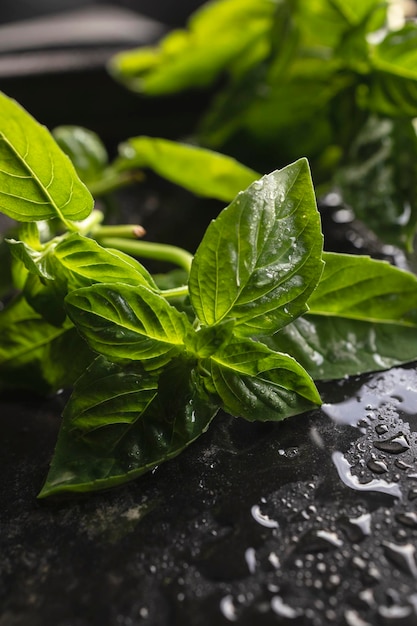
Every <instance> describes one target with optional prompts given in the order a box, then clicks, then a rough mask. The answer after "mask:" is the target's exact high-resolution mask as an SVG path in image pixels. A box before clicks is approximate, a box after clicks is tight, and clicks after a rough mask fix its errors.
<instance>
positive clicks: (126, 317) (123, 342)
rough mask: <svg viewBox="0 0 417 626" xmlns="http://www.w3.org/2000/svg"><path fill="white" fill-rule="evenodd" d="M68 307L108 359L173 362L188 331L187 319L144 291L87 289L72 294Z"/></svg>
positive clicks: (118, 287) (125, 287)
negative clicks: (159, 359)
mask: <svg viewBox="0 0 417 626" xmlns="http://www.w3.org/2000/svg"><path fill="white" fill-rule="evenodd" d="M66 306H67V311H68V313H69V316H70V317H71V319H72V320H73V322H74V324H75V326H76V327H77V329H78V330H79V331H80V333H81V334H82V335H83V336H84V337H85V339H86V340H87V341H88V343H89V345H90V346H91V348H92V349H93V350H96V351H97V352H99V353H100V354H103V355H105V356H107V357H108V358H109V359H128V360H136V359H137V360H149V359H156V358H159V357H162V356H163V357H165V358H170V357H171V356H173V355H175V353H177V352H178V350H181V349H182V347H183V343H184V336H185V333H186V332H187V330H188V328H189V322H188V320H187V317H186V316H185V314H183V313H180V312H179V311H177V309H175V308H174V307H173V306H171V305H170V304H169V303H168V302H167V301H166V300H165V299H164V298H162V297H161V296H159V295H157V294H155V293H153V292H152V291H150V290H149V289H147V288H146V287H142V286H138V287H131V286H128V285H122V284H118V285H114V284H105V283H102V284H96V285H93V286H92V287H84V288H82V289H78V290H76V291H73V292H71V293H69V294H68V296H67V297H66Z"/></svg>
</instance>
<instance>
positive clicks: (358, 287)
mask: <svg viewBox="0 0 417 626" xmlns="http://www.w3.org/2000/svg"><path fill="white" fill-rule="evenodd" d="M323 259H324V261H325V267H324V271H323V276H322V278H321V280H320V282H319V284H318V286H317V288H316V290H315V291H314V293H313V294H312V295H311V297H310V299H309V301H308V306H309V310H310V313H312V314H319V315H324V316H326V317H343V318H349V319H358V320H364V321H367V322H381V323H382V322H385V323H392V324H400V325H404V326H414V327H415V326H417V277H416V276H414V274H411V273H410V272H405V271H404V270H401V269H398V268H397V267H394V266H392V265H390V264H389V263H387V262H386V261H377V260H375V259H371V258H370V257H366V256H359V255H358V256H356V255H349V254H337V253H330V252H327V253H324V255H323Z"/></svg>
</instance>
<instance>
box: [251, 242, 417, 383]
mask: <svg viewBox="0 0 417 626" xmlns="http://www.w3.org/2000/svg"><path fill="white" fill-rule="evenodd" d="M323 258H324V260H325V262H326V265H325V268H324V272H323V276H322V279H321V281H320V283H319V285H318V287H317V289H316V291H315V292H314V293H313V295H312V296H311V298H310V300H309V302H308V304H309V307H310V311H309V313H308V315H306V316H305V317H303V318H300V319H298V320H295V321H294V322H293V323H292V324H289V325H288V326H287V327H286V328H283V329H282V330H281V331H280V332H278V333H276V334H275V335H274V336H272V337H263V338H262V341H263V342H264V343H266V344H267V345H268V346H269V347H270V348H272V349H274V350H281V351H285V352H287V351H288V352H289V353H290V354H291V355H292V356H294V358H296V359H297V361H298V362H299V363H301V364H302V365H303V366H304V367H305V368H306V370H307V371H308V372H309V373H310V374H311V376H312V377H313V378H314V379H316V380H319V379H337V378H342V377H344V376H349V375H357V374H362V373H364V372H371V371H376V370H383V369H388V368H390V367H393V366H395V365H400V364H402V363H407V362H410V361H413V360H415V359H417V332H416V326H417V277H416V276H414V274H411V273H409V272H405V271H403V270H400V269H398V268H396V267H393V266H391V265H389V264H388V263H386V262H384V261H376V260H374V259H370V258H369V257H361V256H351V255H346V254H334V253H325V254H324V255H323Z"/></svg>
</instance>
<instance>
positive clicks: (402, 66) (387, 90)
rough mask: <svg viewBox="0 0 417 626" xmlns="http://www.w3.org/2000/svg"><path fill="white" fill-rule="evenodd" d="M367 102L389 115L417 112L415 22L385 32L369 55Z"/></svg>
mask: <svg viewBox="0 0 417 626" xmlns="http://www.w3.org/2000/svg"><path fill="white" fill-rule="evenodd" d="M371 59H372V64H373V69H374V71H373V72H372V73H371V76H370V81H369V82H370V85H369V93H368V94H367V95H366V96H365V98H366V99H365V102H366V105H367V106H368V107H369V109H370V110H372V111H374V112H376V113H382V114H383V115H388V116H392V117H416V116H417V25H416V24H415V23H414V22H408V23H407V24H406V25H405V26H404V27H403V28H402V29H400V30H395V31H393V32H390V33H388V34H387V35H386V37H385V38H384V39H383V40H382V42H381V43H380V44H378V45H377V46H375V47H374V49H373V51H372V55H371Z"/></svg>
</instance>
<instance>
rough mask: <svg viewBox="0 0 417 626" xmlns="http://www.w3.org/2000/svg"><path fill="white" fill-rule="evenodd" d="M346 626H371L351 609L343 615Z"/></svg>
mask: <svg viewBox="0 0 417 626" xmlns="http://www.w3.org/2000/svg"><path fill="white" fill-rule="evenodd" d="M344 617H345V621H346V626H372V624H370V623H369V622H366V621H365V620H364V619H362V617H361V616H360V615H359V613H358V612H357V611H355V610H353V609H348V610H347V611H345V613H344Z"/></svg>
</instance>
